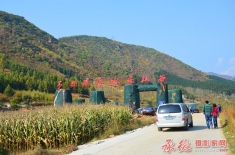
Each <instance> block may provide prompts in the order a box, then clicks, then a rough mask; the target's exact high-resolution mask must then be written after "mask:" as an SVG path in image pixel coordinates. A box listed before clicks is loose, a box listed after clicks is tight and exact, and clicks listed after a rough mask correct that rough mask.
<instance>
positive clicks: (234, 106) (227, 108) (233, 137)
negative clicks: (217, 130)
mask: <svg viewBox="0 0 235 155" xmlns="http://www.w3.org/2000/svg"><path fill="white" fill-rule="evenodd" d="M221 105H222V107H223V111H222V113H221V115H220V116H219V117H220V124H221V125H222V130H223V133H224V136H225V138H226V140H227V144H228V146H229V149H230V151H231V152H232V153H233V154H235V130H234V129H235V101H231V102H225V103H222V104H221Z"/></svg>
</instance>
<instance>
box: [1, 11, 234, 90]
mask: <svg viewBox="0 0 235 155" xmlns="http://www.w3.org/2000/svg"><path fill="white" fill-rule="evenodd" d="M0 67H1V69H0V92H3V90H4V89H5V87H6V86H7V85H8V84H10V85H11V87H12V88H14V89H16V90H39V91H44V92H48V93H51V92H53V90H55V89H56V84H57V82H58V80H61V79H62V80H64V82H65V81H67V84H66V85H67V87H68V82H69V80H72V79H76V80H78V81H81V80H83V79H84V78H87V77H88V78H90V79H95V78H97V77H102V78H103V79H106V80H107V81H108V80H110V79H113V78H114V77H117V78H118V79H119V80H120V83H121V84H125V81H126V79H127V77H128V75H133V77H135V79H136V80H135V81H136V82H137V83H139V82H140V80H141V77H142V75H149V79H150V81H151V82H152V83H155V82H157V78H158V76H159V74H167V82H168V84H172V85H182V86H184V85H187V86H188V85H190V86H192V87H197V88H202V89H204V88H206V89H209V90H213V91H216V92H217V91H219V92H220V90H221V92H226V93H227V94H231V93H234V87H233V85H234V83H231V82H230V81H229V82H228V81H223V80H221V78H218V79H217V78H215V77H213V76H207V75H206V74H205V73H203V72H201V71H199V70H197V69H195V68H193V67H191V66H189V65H187V64H185V63H183V62H181V61H179V60H177V59H175V58H173V57H171V56H169V55H166V54H164V53H162V52H159V51H157V50H155V49H152V48H148V47H143V46H138V45H130V44H125V43H121V42H118V41H114V40H111V39H107V38H104V37H95V36H86V35H82V36H71V37H62V38H59V39H56V38H54V37H53V36H52V35H50V34H49V33H47V32H45V31H43V30H41V29H39V28H38V27H36V26H35V25H34V24H33V23H30V22H29V21H27V20H25V19H24V17H21V16H18V15H13V14H9V13H7V12H3V11H0Z"/></svg>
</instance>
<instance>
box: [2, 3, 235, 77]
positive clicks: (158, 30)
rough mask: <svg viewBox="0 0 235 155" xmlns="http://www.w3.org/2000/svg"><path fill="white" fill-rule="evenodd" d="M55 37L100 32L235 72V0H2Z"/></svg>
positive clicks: (206, 67)
mask: <svg viewBox="0 0 235 155" xmlns="http://www.w3.org/2000/svg"><path fill="white" fill-rule="evenodd" d="M0 10H2V11H6V12H8V13H12V14H15V15H19V16H23V17H25V19H26V20H28V21H29V22H31V23H33V24H34V25H36V26H37V27H39V28H40V29H42V30H44V31H46V32H48V33H50V34H51V35H53V36H54V37H56V38H60V37H65V36H74V35H90V36H100V37H106V38H109V39H113V40H116V41H119V42H122V43H127V44H134V45H141V46H145V47H150V48H154V49H156V50H158V51H160V52H162V53H165V54H167V55H170V56H172V57H174V58H176V59H178V60H180V61H182V62H184V63H186V64H188V65H190V66H192V67H193V68H195V69H198V70H201V71H203V72H214V73H217V74H225V75H230V76H235V1H234V0H225V1H222V0H194V1H188V0H168V1H164V0H148V1H141V0H118V1H111V0H96V1H95V0H83V1H81V0H70V1H65V0H63V1H62V0H56V1H49V0H40V1H32V0H23V1H16V0H1V3H0Z"/></svg>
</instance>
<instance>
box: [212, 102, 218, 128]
mask: <svg viewBox="0 0 235 155" xmlns="http://www.w3.org/2000/svg"><path fill="white" fill-rule="evenodd" d="M218 116H219V111H218V107H217V106H216V104H213V107H212V120H213V125H214V129H216V128H218V123H217V117H218Z"/></svg>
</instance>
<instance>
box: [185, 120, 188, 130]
mask: <svg viewBox="0 0 235 155" xmlns="http://www.w3.org/2000/svg"><path fill="white" fill-rule="evenodd" d="M184 130H185V131H187V130H188V121H187V122H186V124H185V126H184Z"/></svg>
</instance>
